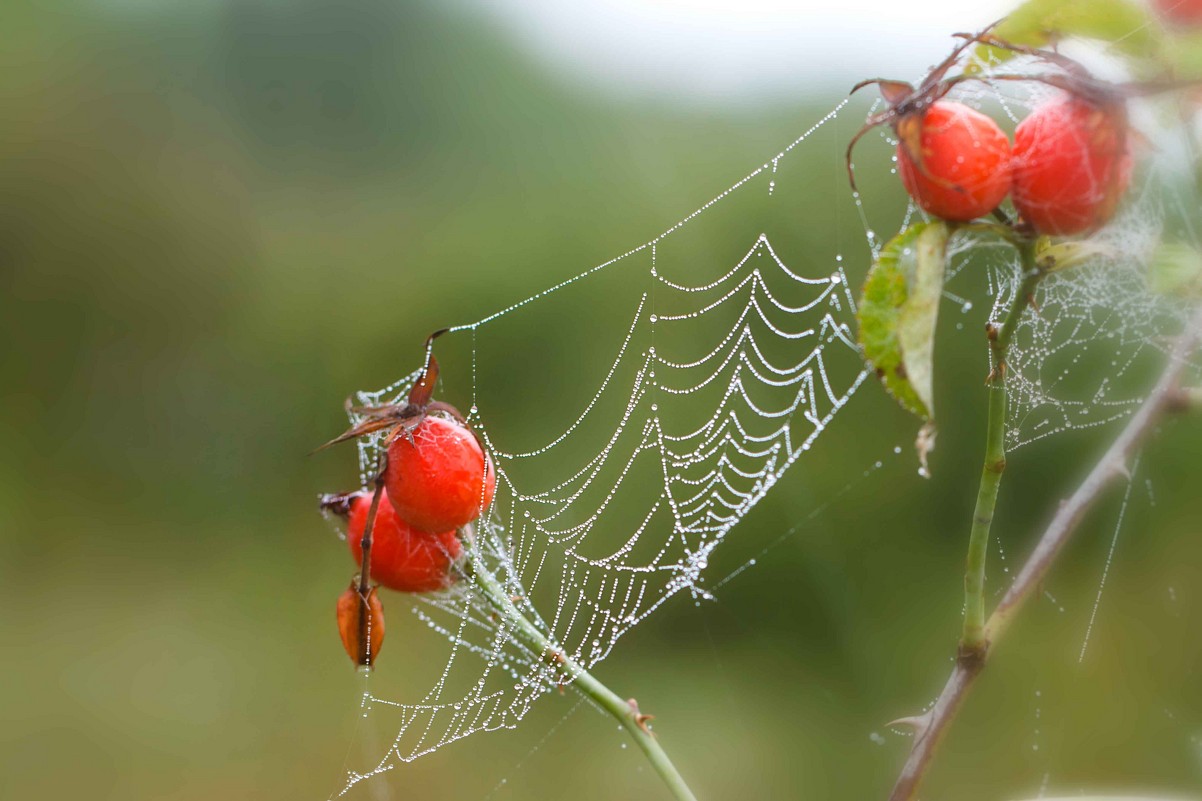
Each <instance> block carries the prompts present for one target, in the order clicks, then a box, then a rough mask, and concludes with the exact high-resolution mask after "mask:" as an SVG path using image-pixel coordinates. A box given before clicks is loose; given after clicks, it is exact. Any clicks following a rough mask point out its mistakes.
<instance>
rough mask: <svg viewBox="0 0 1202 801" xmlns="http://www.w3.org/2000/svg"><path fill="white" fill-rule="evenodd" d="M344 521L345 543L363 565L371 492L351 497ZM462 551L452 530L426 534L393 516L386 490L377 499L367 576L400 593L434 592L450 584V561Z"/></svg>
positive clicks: (356, 559) (393, 512) (451, 577)
mask: <svg viewBox="0 0 1202 801" xmlns="http://www.w3.org/2000/svg"><path fill="white" fill-rule="evenodd" d="M350 505H351V508H350V519H349V521H348V523H347V536H346V539H347V542H348V543H349V544H350V546H351V553H352V554H353V555H354V557H355V561H356V562H357V563H359V564H360V565H362V564H363V549H362V548H361V547H360V546H361V544H362V539H363V529H364V527H365V526H366V525H367V513H368V511H369V510H370V509H371V495H370V494H368V493H363V494H360V495H356V496H355V497H354V498H352V499H351V504H350ZM461 553H463V548H462V547H461V546H460V544H459V540H458V539H456V537H455V532H454V531H447V532H444V533H442V534H428V533H426V532H424V531H418V530H416V529H414V528H411V527H410V526H409V525H408V524H407V523H406V522H405V521H404V520H401V519H400V518H399V517H397V515H396V512H395V511H394V510H393V508H392V504H390V503H389V502H388V493H387V491H385V493H384V497H382V498H381V499H380V505H379V507H378V508H377V509H376V522H375V523H374V524H373V525H372V529H371V578H372V580H373V581H377V582H379V583H380V584H382V585H383V586H385V587H388V588H389V589H393V590H398V591H400V592H434V591H435V590H441V589H443V588H445V587H448V586H450V585H451V583H452V582H453V581H454V576H453V575H452V574H451V564H452V563H453V562H454V561H455V560H456V559H458V558H459V555H460V554H461Z"/></svg>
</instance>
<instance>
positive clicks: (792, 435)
mask: <svg viewBox="0 0 1202 801" xmlns="http://www.w3.org/2000/svg"><path fill="white" fill-rule="evenodd" d="M842 107H843V106H842V105H840V106H839V107H838V108H836V109H835V110H833V111H832V112H830V113H829V114H827V115H825V116H824V117H822V118H821V119H820V120H819V121H818V122H817V123H816V124H815V125H814V126H813V127H812V128H811V129H810V130H808V131H806V133H805V134H803V135H802V136H801V137H799V138H798V139H797V140H796V141H794V142H793V143H792V144H790V145H789V146H788V147H786V148H785V149H784V150H783V151H781V152H780V153H778V154H776V155H775V156H774V157H773V158H772V159H770V160H769V161H767V162H765V163H764V164H762V165H761V166H760V167H758V168H757V169H756V170H754V171H753V172H751V173H750V174H749V175H747V176H746V177H744V178H743V179H741V180H739V181H738V182H736V183H735V184H734V185H733V186H731V187H730V188H729V189H727V190H726V191H724V192H722V193H721V194H719V195H718V196H717V197H715V198H714V199H713V200H711V201H710V202H708V203H706V204H705V205H704V206H702V207H701V208H699V209H697V210H696V211H694V212H693V213H692V214H690V215H688V216H687V217H685V218H684V219H682V220H680V221H679V222H677V223H676V224H674V225H673V226H671V227H670V228H668V229H667V230H666V231H664V232H663V233H662V234H660V235H659V236H657V237H655V238H654V239H652V240H650V241H648V242H646V243H644V244H642V245H640V246H639V247H636V248H634V249H632V250H630V251H628V252H626V253H624V254H622V255H621V256H619V257H617V258H615V259H612V260H610V261H607V262H605V263H603V264H600V265H598V266H597V267H594V268H593V269H591V270H589V271H587V272H585V273H582V274H580V275H577V276H575V277H573V278H571V279H569V280H567V281H564V282H562V283H560V284H558V285H556V286H553V287H551V288H550V289H547V290H545V291H543V292H540V293H538V294H536V295H534V296H532V297H530V298H527V299H525V300H523V301H521V302H519V303H516V304H514V305H512V306H509V307H507V308H505V309H502V310H501V311H499V312H496V313H495V314H491V315H489V316H487V317H485V318H483V319H481V320H479V321H477V322H474V323H470V324H466V325H460V326H457V327H454V328H453V329H451V331H450V332H449V333H448V335H447V336H444V337H443V338H442V339H440V340H439V341H438V351H439V360H440V362H441V363H442V366H443V370H442V375H443V382H444V387H443V389H444V392H441V393H440V396H447V394H448V393H447V392H446V391H445V390H450V388H451V387H456V388H460V389H462V388H464V387H470V393H471V395H470V396H471V399H472V402H471V405H470V407H469V408H468V409H467V410H466V413H467V417H468V420H469V422H470V424H471V426H472V427H473V429H474V430H475V431H476V432H478V434H479V435H480V437H481V439H482V440H483V442H484V443H485V446H486V448H487V449H488V451H489V453H490V454H491V455H492V457H493V460H494V462H495V465H496V471H497V493H496V497H495V499H494V501H493V503H492V505H491V506H490V508H488V509H487V510H485V511H484V514H483V515H482V517H481V519H480V520H479V521H478V523H477V524H476V529H475V536H474V537H473V538H472V539H470V540H469V541H468V542H465V543H464V545H465V549H466V551H467V556H468V560H467V562H469V563H470V564H471V565H473V566H475V567H474V568H472V569H485V570H487V571H489V572H490V573H491V574H492V575H493V576H495V578H496V579H497V580H498V582H499V583H500V584H502V585H503V586H504V590H505V592H506V593H507V594H508V595H509V596H510V597H511V598H512V599H513V601H514V603H515V604H516V605H517V607H518V608H519V609H520V611H521V612H522V614H523V615H524V616H525V617H526V618H528V619H529V620H530V621H531V622H532V623H533V624H534V625H535V626H536V627H537V628H538V629H539V631H540V632H541V633H542V634H543V635H544V636H545V637H546V638H547V640H548V641H549V642H550V643H551V644H552V645H553V649H554V650H555V651H558V652H562V653H563V654H566V655H568V656H570V657H571V658H572V659H573V660H575V661H576V662H577V663H578V664H580V665H581V666H582V667H583V668H584V669H586V670H587V669H591V668H592V667H593V666H595V665H597V664H598V663H599V662H601V661H602V660H603V659H605V658H606V657H607V656H608V655H609V654H610V653H611V651H612V650H613V648H614V646H615V645H616V644H617V642H618V641H619V640H620V639H621V638H622V637H623V636H624V635H625V634H627V633H628V632H629V631H631V630H632V629H633V628H634V627H635V626H637V625H638V624H639V623H640V622H642V621H643V620H645V619H646V618H647V617H648V616H649V615H651V614H653V613H654V612H655V610H657V609H658V608H660V607H661V606H662V605H664V604H665V603H666V602H667V601H669V600H670V599H671V598H673V597H674V596H676V595H678V594H681V593H686V594H688V595H690V596H691V597H693V598H694V599H703V598H708V597H710V593H709V590H707V589H706V587H705V577H704V575H703V574H704V571H705V569H706V567H707V565H708V562H709V559H710V556H711V554H712V553H713V551H714V549H715V548H717V546H718V545H719V544H720V543H722V541H723V540H724V539H725V538H726V536H727V534H728V533H729V532H730V531H731V530H732V529H733V528H734V527H735V525H736V524H737V523H738V522H739V521H740V520H741V519H742V518H743V517H744V516H745V515H746V514H747V513H748V512H749V511H750V510H751V509H752V508H753V507H754V506H755V505H756V503H757V502H758V501H760V500H761V499H762V498H763V497H764V495H765V494H766V493H767V492H768V491H769V490H770V489H771V487H772V486H773V485H774V484H775V483H776V482H777V481H778V480H779V479H780V477H781V476H782V475H783V474H784V473H785V471H786V470H788V469H789V468H790V467H791V466H792V465H794V464H795V463H796V462H798V461H799V460H800V459H801V458H802V457H803V456H804V455H805V454H806V452H807V451H809V450H810V448H811V446H812V445H813V444H814V443H815V441H816V440H817V439H818V438H819V437H820V436H821V435H822V434H823V433H824V432H825V431H826V430H827V428H828V427H829V426H830V425H831V424H832V422H833V421H834V419H835V417H836V415H837V414H838V413H839V412H840V411H841V410H842V409H843V408H845V406H846V404H847V403H848V401H849V399H850V398H851V397H852V395H853V394H854V393H855V392H856V390H857V389H858V388H859V387H860V386H861V385H862V384H863V383H864V381H865V379H866V378H867V377H868V375H869V374H868V372H867V370H866V369H865V368H864V365H863V362H862V360H861V358H860V355H859V350H858V347H857V345H856V340H855V338H856V333H855V331H856V322H855V302H854V299H853V293H852V290H851V288H850V287H849V282H848V279H847V276H846V274H845V272H844V268H843V264H842V257H841V256H840V255H838V254H836V253H830V254H829V255H826V256H819V255H816V254H814V253H813V251H812V249H811V248H809V247H808V246H805V245H804V243H798V242H797V238H796V235H795V234H794V233H791V231H790V229H792V228H795V227H796V225H795V223H794V222H793V221H792V220H789V219H788V218H787V217H786V218H785V219H786V220H788V221H787V222H785V223H783V224H782V227H781V229H780V232H779V234H780V235H779V239H780V240H781V241H784V242H787V243H789V244H788V248H789V250H788V252H787V253H786V252H785V251H783V250H781V249H778V246H777V244H776V242H775V240H776V239H777V238H778V237H777V234H770V233H769V232H766V231H764V230H757V229H750V228H748V227H747V226H748V221H749V220H755V219H759V220H760V222H761V224H762V223H763V215H758V214H748V213H747V210H746V208H740V203H741V202H743V201H744V199H745V200H746V202H747V203H748V204H749V205H750V206H752V207H755V206H758V205H759V204H762V203H764V202H784V203H788V202H790V201H789V199H788V197H785V198H784V199H783V200H782V196H785V195H787V194H788V192H787V191H786V189H785V186H786V183H785V182H786V181H790V182H792V181H796V182H797V183H796V184H795V185H794V186H795V188H796V190H797V191H799V192H804V191H805V188H806V182H808V181H809V180H813V178H814V176H813V175H811V174H807V172H806V170H808V169H810V166H807V165H804V164H801V163H798V165H797V170H796V171H791V170H790V168H791V167H792V166H793V165H792V164H791V162H789V156H790V155H791V154H793V152H794V151H795V148H797V147H798V146H799V145H800V144H801V143H802V142H804V141H806V140H808V139H809V138H810V137H811V136H812V135H814V134H815V133H816V132H818V131H819V129H820V128H822V127H823V126H826V125H827V124H828V123H830V122H831V121H832V120H834V119H835V117H836V115H837V114H838V112H839V111H840V109H842ZM828 127H829V126H828ZM836 140H837V137H833V138H832V142H834V141H836ZM832 163H833V164H837V162H834V161H833V160H832ZM811 166H812V165H811ZM839 172H841V170H839ZM831 178H832V179H833V176H832V177H831ZM845 194H846V193H845ZM703 215H704V216H703ZM706 221H710V226H709V227H707V226H706V225H703V223H704V222H706ZM707 228H709V230H707ZM715 229H716V233H715ZM739 230H741V231H745V233H743V234H733V237H735V238H737V237H739V236H742V240H743V244H742V245H741V246H737V247H738V249H737V250H735V249H732V248H731V247H730V246H729V245H722V246H721V247H719V248H714V246H713V243H714V242H723V241H728V239H727V237H728V236H732V234H731V233H730V232H732V231H739ZM799 244H801V245H803V246H798V245H799ZM595 297H606V298H611V299H612V298H618V300H616V301H610V305H607V306H606V307H605V308H603V309H598V308H595V307H594V306H593V304H592V299H593V298H595ZM551 327H553V330H554V336H553V338H552V340H553V342H552V345H556V344H560V343H562V342H566V341H571V342H572V343H573V344H572V346H571V348H572V351H573V352H575V351H576V350H577V349H579V350H580V352H581V354H582V355H581V357H580V358H579V359H577V360H576V361H577V362H578V363H579V364H580V365H581V366H582V369H581V375H580V376H579V377H578V378H579V380H577V377H576V376H571V375H567V376H565V375H561V374H560V373H559V372H557V373H556V375H555V376H554V377H550V376H546V377H544V379H543V381H542V382H540V384H539V385H534V384H531V383H529V382H526V383H523V384H522V385H521V386H513V385H512V380H511V379H509V378H508V377H507V376H506V375H505V373H504V372H500V371H498V372H490V369H492V368H496V367H497V366H499V365H504V364H506V363H509V362H510V361H511V360H512V358H513V356H512V354H513V350H512V348H513V347H514V344H513V343H515V342H516V343H518V345H517V346H518V347H521V348H522V349H523V350H525V351H526V353H525V354H524V356H523V358H528V359H535V360H537V359H538V358H539V357H538V356H537V354H536V353H531V352H530V349H531V347H534V346H532V345H531V344H530V332H531V330H538V329H543V330H548V329H550V328H551ZM615 334H618V335H615ZM588 353H595V354H596V355H597V357H596V358H595V359H593V358H589V357H588V356H585V355H583V354H588ZM597 364H604V365H607V366H606V367H604V368H602V369H600V370H598V369H596V367H595V365H597ZM463 365H470V374H468V375H462V370H461V371H460V373H461V374H460V375H458V376H456V374H455V373H456V370H455V367H456V366H460V367H462V366H463ZM418 374H419V372H418V371H415V372H413V373H411V374H409V375H408V376H406V377H405V378H403V379H402V380H400V381H398V382H396V383H395V384H392V385H390V386H388V387H385V388H383V389H380V390H376V391H365V392H359V393H357V398H356V399H357V401H358V402H359V403H361V404H362V405H365V406H375V405H381V404H385V403H390V402H394V401H398V400H400V399H402V398H403V397H404V396H405V395H406V394H407V392H408V389H409V387H410V386H411V385H412V383H413V382H414V381H415V380H416V379H417V377H418ZM579 387H587V392H586V393H585V394H580V393H577V394H578V397H577V399H576V404H575V406H574V409H575V410H574V411H573V412H572V416H571V417H570V418H569V419H567V420H564V421H563V422H562V424H561V425H560V426H558V427H557V428H554V429H552V430H553V431H555V433H554V434H553V435H551V436H548V435H546V433H545V432H546V431H547V430H548V425H547V421H546V419H545V417H546V415H544V414H540V415H538V416H539V417H540V420H541V421H542V422H541V424H540V425H539V426H538V428H537V429H534V430H524V426H525V422H524V421H523V420H520V419H514V417H513V416H512V415H510V416H504V415H502V416H498V417H494V416H493V409H494V408H510V407H511V406H512V404H511V403H509V402H507V400H506V396H510V398H509V400H512V398H513V397H520V398H521V401H522V404H523V408H526V409H529V410H534V409H539V410H541V409H543V408H548V407H549V408H551V409H554V408H555V407H562V406H563V405H564V400H563V397H564V396H565V395H570V394H572V388H579ZM547 414H553V412H548V413H547ZM352 422H357V419H356V418H355V417H354V415H352ZM380 444H381V439H380V437H378V436H376V437H371V438H366V439H364V440H362V441H361V442H360V446H359V465H360V471H361V480H362V482H363V484H364V485H366V483H367V478H368V476H369V475H370V474H371V473H372V471H373V470H374V469H375V465H376V464H377V462H378V458H379V453H380ZM461 569H462V568H461ZM393 597H395V596H393ZM394 603H395V602H394ZM412 611H413V613H414V614H415V616H416V617H417V618H418V620H419V621H420V622H421V623H423V624H425V626H427V627H428V628H429V629H430V630H431V631H433V632H435V633H436V634H438V635H440V636H441V637H443V638H445V639H446V640H447V641H448V642H449V643H450V654H449V656H448V657H447V661H446V663H445V665H444V667H443V669H442V671H441V673H440V674H439V675H438V676H437V677H435V678H434V681H433V686H431V687H430V689H429V691H428V692H426V693H425V694H424V695H423V696H422V697H420V698H418V699H415V700H414V701H413V702H400V701H393V700H389V699H387V698H384V697H381V696H380V695H377V694H375V693H374V692H371V691H369V692H368V693H367V694H366V695H365V697H364V706H365V708H367V709H370V710H372V714H374V715H387V716H388V720H389V721H390V725H391V726H394V727H395V728H396V732H397V733H396V737H395V739H394V740H393V742H392V743H391V745H390V746H389V748H388V749H387V752H386V753H384V754H382V755H381V757H380V759H379V761H378V762H377V763H375V764H374V765H370V766H369V767H368V768H367V769H366V770H362V771H351V772H349V773H348V776H347V782H346V785H345V787H344V788H343V789H342V790H341V791H340V793H339V794H338V795H343V794H345V793H347V792H348V791H350V790H351V789H352V788H353V787H355V786H356V785H357V784H358V783H360V782H361V781H363V780H364V779H367V778H369V777H371V776H374V775H377V774H379V773H382V772H385V771H388V770H390V769H391V768H393V767H395V765H396V764H397V763H398V762H407V761H410V760H413V759H415V758H417V757H419V756H421V755H423V754H428V753H430V752H432V751H434V750H436V749H438V748H439V747H441V746H444V745H446V744H448V743H451V742H454V741H456V740H460V739H462V738H464V737H467V736H469V735H471V734H474V733H477V732H481V731H492V730H497V729H507V728H513V727H515V726H516V725H517V724H518V723H519V722H520V721H521V720H522V718H523V717H524V716H525V715H526V714H527V712H528V711H529V710H530V709H531V707H532V705H533V704H534V703H535V702H536V701H538V699H540V698H541V697H543V696H545V695H547V694H549V693H554V692H556V691H557V690H560V691H561V690H562V689H563V685H564V683H565V681H567V682H569V683H570V678H565V675H564V673H563V671H561V670H556V668H555V665H554V659H553V657H552V654H551V653H550V651H549V650H545V651H542V652H539V651H537V650H535V649H534V648H532V647H531V646H530V645H529V641H528V640H527V639H525V638H523V637H522V636H520V635H519V633H518V632H516V631H515V630H514V625H513V623H511V622H510V621H509V620H508V619H506V618H505V617H504V616H499V615H498V614H497V613H496V609H495V606H494V605H493V604H491V603H490V601H489V599H488V598H487V597H486V595H484V594H483V593H482V592H481V591H480V589H479V588H478V587H477V585H476V584H474V583H473V582H472V581H471V580H470V576H469V575H467V574H466V573H465V574H464V575H462V576H461V577H460V580H459V581H458V582H456V583H455V584H454V585H453V586H452V587H451V588H450V589H448V590H447V591H444V592H441V593H435V594H429V595H424V596H415V597H414V598H413V607H412ZM544 612H545V614H544ZM377 672H378V671H377Z"/></svg>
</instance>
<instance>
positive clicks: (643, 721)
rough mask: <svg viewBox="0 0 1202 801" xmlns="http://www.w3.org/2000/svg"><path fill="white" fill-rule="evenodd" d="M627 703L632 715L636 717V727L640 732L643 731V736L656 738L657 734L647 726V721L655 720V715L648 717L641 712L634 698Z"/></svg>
mask: <svg viewBox="0 0 1202 801" xmlns="http://www.w3.org/2000/svg"><path fill="white" fill-rule="evenodd" d="M626 703H627V704H629V705H630V714H632V715H633V716H634V725H636V726H638V727H639V730H640V731H642V732H643V734H646V735H649V736H651V737H654V736H655V734H654V732H652V731H651V728H650V727H649V726H648V725H647V721H650V720H655V715H648V714H645V713H643V712H640V711H639V702H638V701H636V700H634V699H633V698H630V699H628V700H627V701H626Z"/></svg>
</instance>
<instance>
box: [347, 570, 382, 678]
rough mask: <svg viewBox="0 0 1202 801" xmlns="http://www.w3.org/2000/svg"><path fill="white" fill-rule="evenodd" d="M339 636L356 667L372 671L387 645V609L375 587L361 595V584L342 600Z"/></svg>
mask: <svg viewBox="0 0 1202 801" xmlns="http://www.w3.org/2000/svg"><path fill="white" fill-rule="evenodd" d="M338 633H339V635H341V637H342V647H343V648H345V649H346V653H347V655H348V656H349V657H350V658H351V661H352V662H354V663H355V664H356V665H360V666H365V667H369V668H370V667H371V666H372V665H373V664H374V663H375V661H376V656H377V655H378V654H379V653H380V646H381V645H383V643H384V607H383V605H382V604H381V603H380V599H379V597H378V596H377V595H376V588H375V587H372V588H371V589H370V590H368V591H367V595H366V596H363V595H360V594H359V587H358V583H357V582H355V581H351V586H350V587H348V588H347V590H346V591H345V592H344V593H342V595H340V596H338Z"/></svg>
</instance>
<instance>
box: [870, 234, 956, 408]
mask: <svg viewBox="0 0 1202 801" xmlns="http://www.w3.org/2000/svg"><path fill="white" fill-rule="evenodd" d="M950 233H951V230H950V228H949V227H948V225H947V224H946V223H943V222H933V223H918V224H916V225H912V226H910V227H909V228H907V229H906V230H905V231H902V232H901V233H900V234H898V235H897V236H896V237H894V238H893V239H892V240H890V241H889V242H888V243H887V244H886V245H885V247H883V248H882V249H881V252H880V255H879V256H877V259H876V263H875V264H873V265H872V269H871V270H870V271H869V273H868V278H867V279H866V280H865V281H864V289H863V292H862V294H861V296H860V311H859V319H860V345H861V347H862V348H863V349H864V358H865V359H867V360H868V362H869V364H871V365H872V366H873V367H874V368H875V369H876V372H877V375H878V376H879V377H880V379H881V382H882V383H883V384H884V385H885V389H887V390H888V391H889V394H891V395H893V397H894V398H896V399H897V401H898V402H899V403H900V404H901V405H902V406H903V407H905V408H906V409H907V410H909V411H911V412H913V413H914V414H916V415H918V416H919V417H922V418H923V419H926V420H929V419H931V418H932V417H934V399H933V397H932V390H931V380H932V374H933V364H934V358H933V356H934V347H935V323H936V321H937V319H938V316H939V298H940V296H941V293H942V291H943V272H944V266H945V264H946V261H947V240H948V236H949V234H950Z"/></svg>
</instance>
